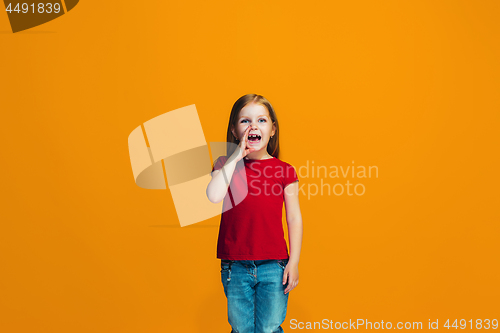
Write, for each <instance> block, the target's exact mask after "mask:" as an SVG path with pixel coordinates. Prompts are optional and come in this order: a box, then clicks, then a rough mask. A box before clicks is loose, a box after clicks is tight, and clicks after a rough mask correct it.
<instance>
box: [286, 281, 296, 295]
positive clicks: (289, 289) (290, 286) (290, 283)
mask: <svg viewBox="0 0 500 333" xmlns="http://www.w3.org/2000/svg"><path fill="white" fill-rule="evenodd" d="M298 284H299V280H293V281H292V280H290V281H289V283H288V286H287V287H286V289H285V294H287V293H289V292H290V291H292V290H293V289H294V288H295V287H297V285H298Z"/></svg>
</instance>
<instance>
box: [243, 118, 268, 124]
mask: <svg viewBox="0 0 500 333" xmlns="http://www.w3.org/2000/svg"><path fill="white" fill-rule="evenodd" d="M261 120H263V123H265V122H266V121H267V120H265V119H264V118H260V119H259V121H261ZM247 121H248V120H247V119H243V120H242V121H241V123H242V124H243V123H245V122H247Z"/></svg>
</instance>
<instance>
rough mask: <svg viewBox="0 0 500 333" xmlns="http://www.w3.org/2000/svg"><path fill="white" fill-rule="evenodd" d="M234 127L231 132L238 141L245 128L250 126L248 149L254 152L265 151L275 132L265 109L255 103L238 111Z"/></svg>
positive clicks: (274, 127)
mask: <svg viewBox="0 0 500 333" xmlns="http://www.w3.org/2000/svg"><path fill="white" fill-rule="evenodd" d="M235 126H236V127H233V129H232V132H233V135H234V136H235V137H236V138H237V139H238V140H240V141H241V139H242V136H243V134H244V133H245V130H246V129H247V127H248V126H251V127H250V132H249V135H248V147H250V148H254V149H255V151H259V150H261V149H264V150H266V148H267V144H268V142H269V139H270V138H271V136H273V135H274V133H275V131H276V126H275V125H274V124H273V122H272V120H271V117H270V115H269V111H268V110H267V108H266V107H265V106H264V105H261V104H255V103H249V104H247V105H245V107H243V108H242V109H241V110H240V114H239V116H238V118H237V121H236V125H235Z"/></svg>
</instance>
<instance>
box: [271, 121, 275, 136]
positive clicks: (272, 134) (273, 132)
mask: <svg viewBox="0 0 500 333" xmlns="http://www.w3.org/2000/svg"><path fill="white" fill-rule="evenodd" d="M275 133H276V123H273V131H272V132H271V136H274V134H275Z"/></svg>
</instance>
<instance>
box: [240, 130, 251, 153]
mask: <svg viewBox="0 0 500 333" xmlns="http://www.w3.org/2000/svg"><path fill="white" fill-rule="evenodd" d="M250 127H251V126H250V125H248V127H247V129H246V130H245V132H244V133H243V137H242V138H241V140H240V142H241V146H242V147H243V148H245V147H246V146H247V140H248V132H250Z"/></svg>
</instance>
